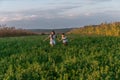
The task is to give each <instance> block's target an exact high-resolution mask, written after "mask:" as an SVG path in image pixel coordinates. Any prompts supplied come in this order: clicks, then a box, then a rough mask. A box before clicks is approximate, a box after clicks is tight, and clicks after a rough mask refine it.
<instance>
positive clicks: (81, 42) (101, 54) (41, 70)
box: [0, 35, 120, 80]
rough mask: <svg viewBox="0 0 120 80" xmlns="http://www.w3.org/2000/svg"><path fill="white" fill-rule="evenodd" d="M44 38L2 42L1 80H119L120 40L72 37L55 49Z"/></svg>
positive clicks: (0, 45) (10, 39)
mask: <svg viewBox="0 0 120 80" xmlns="http://www.w3.org/2000/svg"><path fill="white" fill-rule="evenodd" d="M45 37H46V36H28V37H7V38H0V80H119V79H120V37H105V36H98V37H97V36H91V37H90V36H78V35H75V36H72V35H71V36H70V37H71V38H69V44H68V46H64V45H62V44H61V42H57V44H56V45H55V46H54V47H51V46H50V45H49V41H43V39H44V38H45Z"/></svg>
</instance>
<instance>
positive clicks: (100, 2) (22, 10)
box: [0, 0, 120, 29]
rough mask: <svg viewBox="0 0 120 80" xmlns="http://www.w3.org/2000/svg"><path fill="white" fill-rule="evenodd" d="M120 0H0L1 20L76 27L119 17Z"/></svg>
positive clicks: (21, 24)
mask: <svg viewBox="0 0 120 80" xmlns="http://www.w3.org/2000/svg"><path fill="white" fill-rule="evenodd" d="M119 3H120V0H0V24H6V25H8V26H15V27H16V28H24V29H59V28H74V27H82V26H85V25H96V24H100V23H104V22H107V23H110V22H116V21H120V5H119Z"/></svg>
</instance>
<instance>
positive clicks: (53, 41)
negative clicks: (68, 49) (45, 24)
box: [45, 31, 68, 46]
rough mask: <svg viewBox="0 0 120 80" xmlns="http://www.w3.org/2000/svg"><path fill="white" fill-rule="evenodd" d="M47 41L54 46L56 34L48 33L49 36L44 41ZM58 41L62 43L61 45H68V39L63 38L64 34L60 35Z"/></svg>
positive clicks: (53, 32)
mask: <svg viewBox="0 0 120 80" xmlns="http://www.w3.org/2000/svg"><path fill="white" fill-rule="evenodd" d="M47 39H49V40H50V45H51V46H54V45H55V44H56V34H55V31H52V32H51V33H50V35H49V36H48V37H47V38H46V39H45V40H47ZM59 41H62V43H63V44H64V45H67V44H68V39H67V37H66V36H65V34H64V33H62V34H61V40H59Z"/></svg>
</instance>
